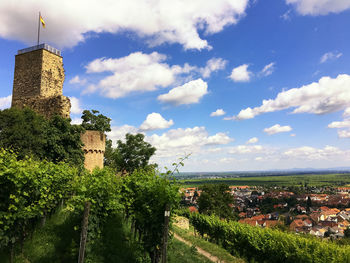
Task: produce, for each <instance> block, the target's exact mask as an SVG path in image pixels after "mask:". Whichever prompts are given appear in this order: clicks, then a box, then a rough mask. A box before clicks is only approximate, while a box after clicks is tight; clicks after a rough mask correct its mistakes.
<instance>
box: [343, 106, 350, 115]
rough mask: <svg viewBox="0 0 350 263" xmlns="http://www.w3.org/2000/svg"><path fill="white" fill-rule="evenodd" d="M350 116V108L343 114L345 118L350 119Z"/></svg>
mask: <svg viewBox="0 0 350 263" xmlns="http://www.w3.org/2000/svg"><path fill="white" fill-rule="evenodd" d="M349 116H350V107H348V108H346V109H345V110H344V113H343V117H349Z"/></svg>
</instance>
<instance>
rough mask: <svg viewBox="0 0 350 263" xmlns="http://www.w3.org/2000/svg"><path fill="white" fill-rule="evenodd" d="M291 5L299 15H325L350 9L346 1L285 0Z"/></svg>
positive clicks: (349, 3)
mask: <svg viewBox="0 0 350 263" xmlns="http://www.w3.org/2000/svg"><path fill="white" fill-rule="evenodd" d="M286 3H287V4H291V5H293V6H294V7H295V8H296V10H297V12H298V13H299V14H301V15H313V16H317V15H327V14H329V13H340V12H342V11H344V10H346V9H349V8H350V2H349V1H348V0H286Z"/></svg>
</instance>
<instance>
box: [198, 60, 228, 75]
mask: <svg viewBox="0 0 350 263" xmlns="http://www.w3.org/2000/svg"><path fill="white" fill-rule="evenodd" d="M226 64H227V60H224V59H222V58H212V59H209V60H208V61H207V64H206V65H205V67H203V68H200V69H199V72H200V73H201V74H202V76H203V78H209V77H210V75H211V73H212V72H216V71H219V70H222V69H224V68H225V67H226Z"/></svg>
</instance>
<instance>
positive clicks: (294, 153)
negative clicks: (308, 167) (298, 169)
mask: <svg viewBox="0 0 350 263" xmlns="http://www.w3.org/2000/svg"><path fill="white" fill-rule="evenodd" d="M283 154H284V155H285V156H286V157H291V158H296V159H305V160H328V159H329V158H335V157H337V156H339V155H343V154H347V155H348V154H349V153H348V152H344V151H341V150H340V149H338V148H337V147H334V146H328V145H327V146H325V147H324V148H323V149H317V148H314V147H309V146H303V147H299V148H292V149H289V150H288V151H285V152H284V153H283Z"/></svg>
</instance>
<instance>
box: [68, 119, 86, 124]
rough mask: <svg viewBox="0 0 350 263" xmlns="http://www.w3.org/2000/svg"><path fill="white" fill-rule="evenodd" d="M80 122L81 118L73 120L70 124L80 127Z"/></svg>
mask: <svg viewBox="0 0 350 263" xmlns="http://www.w3.org/2000/svg"><path fill="white" fill-rule="evenodd" d="M82 122H83V120H82V119H81V118H73V119H72V120H71V122H70V123H71V124H76V125H80V124H81V123H82Z"/></svg>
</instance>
